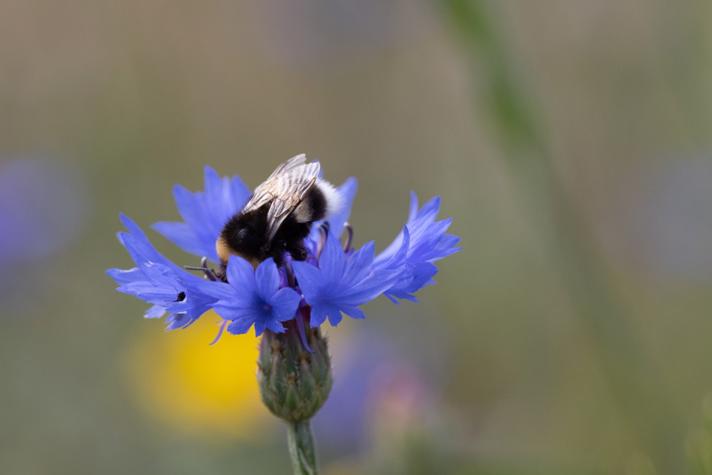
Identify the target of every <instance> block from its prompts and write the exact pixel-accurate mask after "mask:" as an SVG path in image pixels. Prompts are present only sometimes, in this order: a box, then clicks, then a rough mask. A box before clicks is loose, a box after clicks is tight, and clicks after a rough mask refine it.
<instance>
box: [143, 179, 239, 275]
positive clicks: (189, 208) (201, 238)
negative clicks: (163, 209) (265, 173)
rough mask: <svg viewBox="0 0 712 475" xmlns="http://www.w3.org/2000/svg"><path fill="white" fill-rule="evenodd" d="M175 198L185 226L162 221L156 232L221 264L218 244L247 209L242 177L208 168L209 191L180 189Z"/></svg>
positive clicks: (206, 187) (207, 186)
mask: <svg viewBox="0 0 712 475" xmlns="http://www.w3.org/2000/svg"><path fill="white" fill-rule="evenodd" d="M173 197H174V199H175V201H176V206H177V208H178V212H179V213H180V215H181V217H182V218H183V222H182V223H181V222H167V221H161V222H158V223H156V224H154V225H153V229H155V230H156V231H158V232H159V233H160V234H162V235H163V236H164V237H165V238H166V239H168V240H169V241H172V242H173V243H174V244H175V245H176V246H178V247H180V248H181V249H183V250H184V251H186V252H189V253H191V254H195V255H196V256H200V257H202V256H206V257H208V258H209V259H211V260H212V261H213V262H218V256H217V253H216V252H215V240H216V239H217V237H218V235H220V231H222V228H223V226H225V223H226V222H227V220H229V219H230V218H231V217H233V216H234V215H235V214H236V213H239V212H240V210H241V209H242V207H243V206H245V203H247V200H248V199H249V198H250V190H249V189H248V188H247V187H246V186H245V184H244V183H243V182H242V180H241V179H240V177H236V176H235V177H220V176H219V175H218V174H217V172H216V171H215V170H213V169H212V168H210V167H205V191H197V192H195V193H193V192H191V191H189V190H188V189H187V188H185V187H183V186H181V185H176V186H175V187H173Z"/></svg>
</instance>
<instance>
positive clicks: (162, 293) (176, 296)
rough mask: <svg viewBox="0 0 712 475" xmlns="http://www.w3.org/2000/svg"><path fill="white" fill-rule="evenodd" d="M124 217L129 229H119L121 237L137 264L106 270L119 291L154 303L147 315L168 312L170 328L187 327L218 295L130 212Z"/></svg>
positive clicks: (152, 315)
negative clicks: (167, 253) (163, 250)
mask: <svg viewBox="0 0 712 475" xmlns="http://www.w3.org/2000/svg"><path fill="white" fill-rule="evenodd" d="M121 221H122V222H123V223H124V225H125V226H126V228H127V229H128V232H120V233H118V238H119V241H120V242H121V244H122V245H123V246H124V247H125V248H126V250H127V251H128V252H129V254H130V255H131V258H132V259H133V261H134V262H135V263H136V266H137V267H134V268H132V269H128V270H122V269H109V270H108V271H107V273H108V274H109V276H111V277H112V278H113V279H114V280H115V281H116V283H117V284H119V287H118V288H117V290H118V291H119V292H123V293H125V294H128V295H133V296H134V297H137V298H139V299H141V300H144V301H146V302H148V303H150V304H152V306H151V308H149V309H148V310H147V311H146V313H145V315H144V316H145V317H146V318H160V317H162V316H164V315H165V314H168V318H167V320H166V323H167V324H168V329H170V330H174V329H176V328H185V327H186V326H188V325H190V324H191V323H193V322H194V321H195V320H196V319H198V318H199V317H200V316H201V315H202V314H204V313H205V312H207V311H208V310H209V309H210V308H211V307H212V306H213V305H214V304H215V302H216V300H217V299H216V298H214V297H212V296H211V295H210V294H209V293H207V292H206V287H207V286H208V282H206V281H205V280H203V279H201V278H199V277H196V276H194V275H192V274H189V273H188V272H186V271H184V270H183V269H181V268H180V267H178V266H177V265H175V264H173V263H172V262H171V261H169V260H168V259H166V258H165V257H163V256H162V255H161V254H160V253H159V252H158V251H157V250H156V248H154V247H153V245H152V244H151V243H150V242H149V240H148V238H147V237H146V235H145V234H144V232H143V231H142V230H141V228H139V227H138V225H137V224H136V223H134V222H133V221H132V220H131V219H129V218H128V217H127V216H124V215H122V216H121Z"/></svg>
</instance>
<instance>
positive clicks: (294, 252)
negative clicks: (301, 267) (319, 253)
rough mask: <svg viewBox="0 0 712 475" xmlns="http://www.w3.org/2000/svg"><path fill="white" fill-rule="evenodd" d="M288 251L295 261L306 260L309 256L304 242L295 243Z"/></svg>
mask: <svg viewBox="0 0 712 475" xmlns="http://www.w3.org/2000/svg"><path fill="white" fill-rule="evenodd" d="M287 252H288V253H289V254H290V255H291V256H292V259H293V260H295V261H304V260H306V258H307V250H306V248H305V247H304V244H302V243H294V244H292V245H291V246H289V248H288V249H287Z"/></svg>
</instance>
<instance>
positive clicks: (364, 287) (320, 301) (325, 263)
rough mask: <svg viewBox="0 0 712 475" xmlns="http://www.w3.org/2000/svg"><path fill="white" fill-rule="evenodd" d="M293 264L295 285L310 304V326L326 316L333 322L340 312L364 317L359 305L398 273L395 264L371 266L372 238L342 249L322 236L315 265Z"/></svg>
mask: <svg viewBox="0 0 712 475" xmlns="http://www.w3.org/2000/svg"><path fill="white" fill-rule="evenodd" d="M293 266H294V273H295V274H296V276H297V281H298V282H299V288H300V289H301V291H302V293H303V294H304V299H305V300H306V302H307V304H309V305H310V306H311V320H310V322H311V326H312V327H318V326H320V325H321V324H322V323H324V321H325V320H326V319H327V317H328V319H329V323H331V324H332V325H333V326H336V325H338V324H339V322H340V321H341V318H342V315H341V314H342V313H345V314H346V315H349V316H350V317H353V318H365V317H366V315H365V314H364V313H363V311H362V310H361V309H360V308H359V306H360V305H363V304H364V303H366V302H368V301H370V300H373V299H375V298H376V297H378V296H379V295H381V294H382V293H383V292H385V291H386V290H388V289H389V288H391V287H392V286H393V284H394V283H395V282H396V280H397V279H398V278H399V276H400V274H401V269H400V268H398V267H395V268H388V267H385V266H383V267H376V266H374V245H373V242H369V243H368V244H366V245H365V246H363V247H362V248H361V249H360V250H358V251H356V252H353V253H346V252H344V251H343V250H342V249H341V245H340V244H339V242H338V241H337V240H336V238H335V237H333V236H331V235H329V236H327V238H326V243H325V246H324V249H323V251H322V253H321V256H320V257H319V260H318V266H314V265H312V264H309V263H307V262H294V263H293Z"/></svg>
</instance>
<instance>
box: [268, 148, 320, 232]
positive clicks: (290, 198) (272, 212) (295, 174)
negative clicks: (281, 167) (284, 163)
mask: <svg viewBox="0 0 712 475" xmlns="http://www.w3.org/2000/svg"><path fill="white" fill-rule="evenodd" d="M295 158H296V157H295ZM320 168H321V165H319V162H314V163H307V164H302V165H299V166H296V167H293V168H291V169H290V170H288V171H287V172H284V173H282V174H280V175H278V176H276V177H274V178H273V181H274V185H273V187H272V190H271V192H270V194H271V195H272V196H273V200H272V204H271V205H270V207H269V211H267V239H268V241H271V240H272V238H274V235H275V234H277V231H278V230H279V227H280V226H281V225H282V223H283V222H284V220H285V219H287V216H289V215H290V214H291V213H292V211H294V209H295V208H296V207H297V206H298V205H299V203H301V202H302V200H303V199H304V197H305V196H306V194H307V192H308V191H309V190H310V189H311V187H312V186H314V183H316V180H317V178H318V177H319V170H320Z"/></svg>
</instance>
